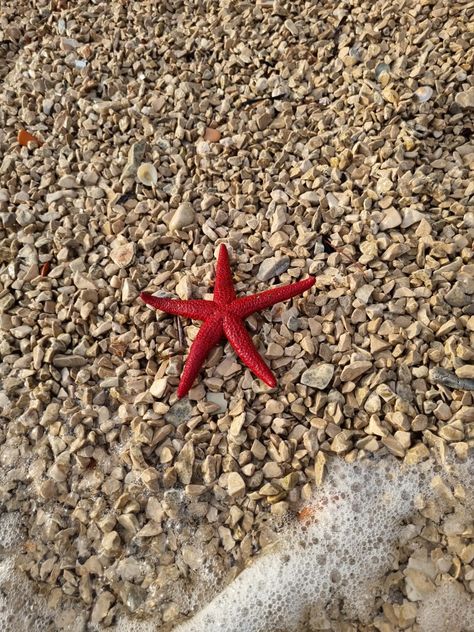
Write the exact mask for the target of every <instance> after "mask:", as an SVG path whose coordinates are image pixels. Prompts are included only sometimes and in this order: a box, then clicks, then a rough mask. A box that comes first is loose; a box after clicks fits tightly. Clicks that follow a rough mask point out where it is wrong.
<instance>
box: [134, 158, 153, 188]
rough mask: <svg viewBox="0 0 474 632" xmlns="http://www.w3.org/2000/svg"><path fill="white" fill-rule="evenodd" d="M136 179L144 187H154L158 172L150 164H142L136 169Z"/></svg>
mask: <svg viewBox="0 0 474 632" xmlns="http://www.w3.org/2000/svg"><path fill="white" fill-rule="evenodd" d="M137 178H138V180H139V181H140V182H141V183H142V184H144V185H145V186H146V187H154V186H155V184H156V183H157V182H158V172H157V170H156V169H155V167H154V166H153V165H152V164H151V162H143V163H142V164H141V165H140V166H139V167H138V169H137Z"/></svg>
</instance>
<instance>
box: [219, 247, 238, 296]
mask: <svg viewBox="0 0 474 632" xmlns="http://www.w3.org/2000/svg"><path fill="white" fill-rule="evenodd" d="M233 300H235V290H234V284H233V281H232V272H231V270H230V264H229V253H228V252H227V248H226V247H225V246H224V244H222V245H221V247H220V248H219V257H218V259H217V266H216V282H215V285H214V301H215V302H216V303H217V304H218V305H228V304H229V303H232V301H233Z"/></svg>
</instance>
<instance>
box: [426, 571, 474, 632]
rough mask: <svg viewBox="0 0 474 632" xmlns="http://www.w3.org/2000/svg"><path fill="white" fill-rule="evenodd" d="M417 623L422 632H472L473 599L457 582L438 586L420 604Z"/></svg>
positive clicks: (473, 620) (473, 628) (473, 622)
mask: <svg viewBox="0 0 474 632" xmlns="http://www.w3.org/2000/svg"><path fill="white" fill-rule="evenodd" d="M418 623H419V624H420V627H421V630H422V632H446V630H449V632H471V631H472V630H474V598H472V597H471V596H469V595H468V594H467V593H466V591H465V590H464V589H463V587H462V586H461V585H460V584H459V582H456V581H452V582H449V583H446V584H443V585H442V586H438V588H437V589H436V590H435V591H434V592H433V593H432V594H431V595H429V596H428V597H427V598H426V599H425V600H424V602H423V603H422V605H421V608H420V610H419V612H418Z"/></svg>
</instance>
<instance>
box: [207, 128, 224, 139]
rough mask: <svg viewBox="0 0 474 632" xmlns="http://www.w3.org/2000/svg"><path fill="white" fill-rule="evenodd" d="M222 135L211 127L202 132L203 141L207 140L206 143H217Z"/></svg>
mask: <svg viewBox="0 0 474 632" xmlns="http://www.w3.org/2000/svg"><path fill="white" fill-rule="evenodd" d="M221 136H222V134H221V133H220V131H219V130H218V129H214V128H213V127H206V129H205V131H204V140H207V142H208V143H217V142H219V141H220V139H221Z"/></svg>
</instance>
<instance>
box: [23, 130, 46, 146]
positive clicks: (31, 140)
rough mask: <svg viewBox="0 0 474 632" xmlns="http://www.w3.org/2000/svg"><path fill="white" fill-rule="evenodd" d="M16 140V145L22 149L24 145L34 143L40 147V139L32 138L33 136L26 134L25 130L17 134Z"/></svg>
mask: <svg viewBox="0 0 474 632" xmlns="http://www.w3.org/2000/svg"><path fill="white" fill-rule="evenodd" d="M17 140H18V144H19V145H21V146H22V147H25V146H26V145H28V143H36V144H37V145H38V146H39V145H42V142H41V141H40V139H39V138H37V137H36V136H33V134H30V132H27V131H26V129H21V130H20V131H19V132H18V137H17Z"/></svg>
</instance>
